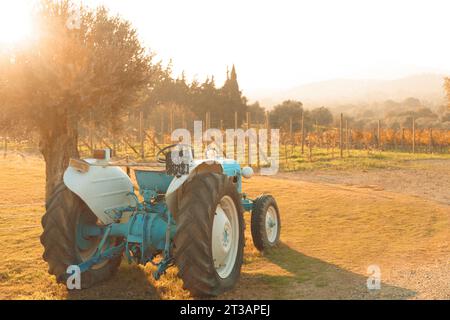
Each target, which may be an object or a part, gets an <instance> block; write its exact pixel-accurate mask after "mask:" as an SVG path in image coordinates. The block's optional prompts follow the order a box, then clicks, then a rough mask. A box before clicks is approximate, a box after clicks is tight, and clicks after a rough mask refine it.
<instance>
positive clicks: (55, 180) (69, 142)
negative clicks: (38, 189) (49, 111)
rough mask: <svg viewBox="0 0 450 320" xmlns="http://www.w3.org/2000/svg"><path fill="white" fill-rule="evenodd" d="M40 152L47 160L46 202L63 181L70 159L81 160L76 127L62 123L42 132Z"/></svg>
mask: <svg viewBox="0 0 450 320" xmlns="http://www.w3.org/2000/svg"><path fill="white" fill-rule="evenodd" d="M40 139H41V140H40V144H39V147H40V151H41V153H42V155H43V156H44V159H45V172H46V181H45V200H46V202H47V201H48V199H50V196H51V195H52V193H53V191H54V189H55V187H56V186H57V185H58V184H59V183H60V182H61V181H62V180H63V174H64V171H65V170H66V169H67V166H68V165H69V160H70V158H79V153H78V130H77V126H76V125H69V124H68V122H67V121H61V122H60V123H59V124H57V125H56V126H55V127H53V128H52V130H50V131H45V132H41V137H40Z"/></svg>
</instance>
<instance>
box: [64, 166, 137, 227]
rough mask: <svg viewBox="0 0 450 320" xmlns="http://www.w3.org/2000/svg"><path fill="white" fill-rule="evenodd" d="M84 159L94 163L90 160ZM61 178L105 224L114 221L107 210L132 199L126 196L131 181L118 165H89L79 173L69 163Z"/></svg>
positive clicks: (127, 204) (130, 188)
mask: <svg viewBox="0 0 450 320" xmlns="http://www.w3.org/2000/svg"><path fill="white" fill-rule="evenodd" d="M85 161H86V162H88V163H94V162H95V160H92V159H87V160H85ZM63 180H64V184H65V185H66V186H67V188H69V190H70V191H72V192H73V193H75V194H76V195H77V196H79V197H80V198H81V200H83V201H84V202H85V203H86V205H87V206H88V207H89V208H90V209H91V210H92V212H93V213H94V214H95V215H96V216H97V217H98V218H99V220H100V221H101V222H102V223H104V224H110V223H113V222H114V221H113V219H112V218H111V217H110V216H109V215H108V214H106V213H105V211H106V210H109V209H113V208H118V207H127V206H130V205H131V204H132V203H131V202H132V201H133V200H132V198H131V197H130V196H129V193H130V192H131V191H132V190H133V183H132V182H131V179H130V177H128V175H127V174H126V173H125V172H124V171H123V170H122V169H121V168H120V167H110V166H105V167H101V166H90V167H89V170H88V171H87V172H80V171H78V170H76V169H74V168H72V167H70V166H69V167H68V168H67V170H66V171H65V172H64V178H63Z"/></svg>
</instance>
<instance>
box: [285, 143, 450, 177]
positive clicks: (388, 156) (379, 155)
mask: <svg viewBox="0 0 450 320" xmlns="http://www.w3.org/2000/svg"><path fill="white" fill-rule="evenodd" d="M287 157H288V161H286V153H285V147H284V146H283V147H281V148H280V167H281V168H282V169H283V170H285V171H302V170H327V169H334V170H352V169H355V170H369V169H385V168H405V167H411V166H416V167H417V166H420V163H417V162H415V163H413V161H414V160H448V159H450V154H443V153H434V154H430V153H415V154H412V153H407V152H398V151H395V152H394V151H378V150H376V151H373V150H372V151H369V152H368V151H366V150H349V151H348V152H347V151H344V154H343V157H342V158H341V157H340V154H339V149H335V150H334V152H332V150H331V149H330V150H327V149H319V148H315V149H313V150H312V156H311V158H310V157H309V150H308V149H306V148H305V152H304V154H301V150H300V148H298V147H297V148H294V149H291V147H287Z"/></svg>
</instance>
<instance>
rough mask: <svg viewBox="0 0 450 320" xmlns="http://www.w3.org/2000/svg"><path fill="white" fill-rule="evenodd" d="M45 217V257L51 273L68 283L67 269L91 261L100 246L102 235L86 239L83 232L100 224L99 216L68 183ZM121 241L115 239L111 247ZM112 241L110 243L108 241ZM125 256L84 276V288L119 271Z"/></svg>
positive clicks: (55, 196) (54, 197)
mask: <svg viewBox="0 0 450 320" xmlns="http://www.w3.org/2000/svg"><path fill="white" fill-rule="evenodd" d="M46 209H47V211H46V213H45V215H44V216H43V217H42V221H41V222H42V227H43V229H44V231H43V233H42V235H41V238H40V239H41V243H42V245H43V246H44V254H43V258H44V260H45V261H46V262H47V263H48V266H49V269H48V272H49V273H50V274H52V275H55V276H56V280H57V281H58V282H59V283H64V284H65V283H66V280H67V278H68V276H69V274H68V273H67V268H68V267H69V266H70V265H78V264H80V263H82V262H84V261H86V260H88V259H89V258H91V257H92V256H93V255H94V254H95V252H96V249H97V247H98V244H99V242H100V240H101V236H98V237H85V236H83V234H82V232H81V230H82V227H83V226H86V225H96V223H97V217H96V216H95V215H94V213H93V212H92V211H91V210H90V209H89V207H88V206H87V205H86V204H85V203H84V202H83V201H82V200H81V199H80V198H79V197H78V196H77V195H76V194H74V193H73V192H72V191H70V190H69V189H68V188H67V187H66V186H65V185H64V183H61V184H59V185H58V186H57V187H56V188H55V191H54V193H53V195H52V196H51V197H50V199H49V200H48V202H47V204H46ZM116 241H117V239H114V238H111V241H110V243H108V245H109V244H113V243H115V242H116ZM107 242H108V241H107ZM121 259H122V257H121V256H119V257H116V258H113V259H110V260H106V261H103V262H101V263H99V264H97V265H94V266H93V267H92V268H91V269H89V270H88V271H85V272H83V273H82V274H81V288H88V287H90V286H92V285H93V284H95V283H98V282H101V281H103V280H106V279H108V278H110V277H111V276H112V275H113V274H114V273H115V272H116V271H117V269H118V267H119V265H120V261H121Z"/></svg>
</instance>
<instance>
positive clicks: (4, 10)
mask: <svg viewBox="0 0 450 320" xmlns="http://www.w3.org/2000/svg"><path fill="white" fill-rule="evenodd" d="M31 30H32V27H31V16H30V2H29V1H14V0H9V1H1V2H0V45H5V44H15V43H18V42H20V41H23V40H24V39H26V38H27V36H29V35H31Z"/></svg>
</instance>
